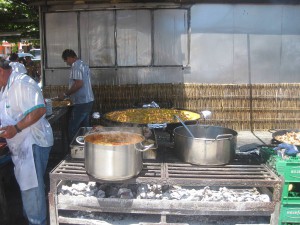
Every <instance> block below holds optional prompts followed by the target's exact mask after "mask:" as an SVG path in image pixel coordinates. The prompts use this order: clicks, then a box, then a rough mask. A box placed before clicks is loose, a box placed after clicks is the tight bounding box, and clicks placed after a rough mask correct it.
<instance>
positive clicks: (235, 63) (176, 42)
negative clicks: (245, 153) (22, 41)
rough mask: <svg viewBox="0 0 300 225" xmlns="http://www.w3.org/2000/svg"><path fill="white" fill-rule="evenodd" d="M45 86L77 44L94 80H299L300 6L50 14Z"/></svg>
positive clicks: (62, 74) (61, 71)
mask: <svg viewBox="0 0 300 225" xmlns="http://www.w3.org/2000/svg"><path fill="white" fill-rule="evenodd" d="M43 15H44V19H45V29H44V30H45V41H44V42H45V43H44V44H45V50H46V51H45V52H46V63H45V68H46V70H45V75H46V79H45V81H46V84H47V85H49V84H52V85H56V84H57V85H60V84H65V83H66V81H67V78H68V68H67V67H66V65H65V63H64V62H63V61H62V60H61V52H62V51H63V50H64V49H65V48H72V49H74V50H75V51H76V52H77V53H78V54H79V55H80V56H81V58H82V59H83V60H84V61H86V62H87V63H89V65H90V66H91V67H92V70H93V83H94V84H127V83H132V84H137V83H139V84H143V83H216V84H219V83H221V84H227V83H234V84H238V83H243V84H245V83H246V84H247V83H297V82H299V81H300V76H299V71H300V23H299V22H297V21H300V6H299V5H261V4H260V5H253V4H251V5H247V4H198V5H193V6H192V7H191V8H190V9H141V10H137V9H134V10H97V11H73V12H49V13H45V14H43Z"/></svg>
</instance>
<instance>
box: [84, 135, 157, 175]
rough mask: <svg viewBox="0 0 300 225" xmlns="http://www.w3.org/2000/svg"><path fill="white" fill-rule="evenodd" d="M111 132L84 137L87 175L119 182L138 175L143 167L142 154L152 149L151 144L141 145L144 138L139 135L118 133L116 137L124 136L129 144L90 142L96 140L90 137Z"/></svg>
mask: <svg viewBox="0 0 300 225" xmlns="http://www.w3.org/2000/svg"><path fill="white" fill-rule="evenodd" d="M113 132H116V131H111V132H107V131H106V132H97V133H92V134H88V135H86V136H85V137H84V140H85V142H84V148H85V150H84V154H85V169H86V171H87V173H88V174H89V175H91V176H93V177H95V178H96V179H100V180H106V181H119V180H126V179H129V178H131V177H134V176H136V175H138V174H139V173H140V171H141V170H142V167H143V162H142V152H144V151H147V150H149V149H150V148H152V147H153V144H151V145H148V146H144V145H143V143H142V142H143V141H144V139H145V138H144V137H143V136H142V135H141V134H137V133H130V132H120V131H119V133H118V135H122V134H123V135H124V137H125V135H126V137H125V139H126V140H127V141H131V142H129V143H126V144H118V143H117V145H106V144H99V143H93V141H91V140H96V139H94V137H91V136H92V135H98V134H104V133H113ZM125 133H126V134H125ZM112 135H114V134H112ZM120 140H122V139H120ZM126 140H125V141H124V142H126Z"/></svg>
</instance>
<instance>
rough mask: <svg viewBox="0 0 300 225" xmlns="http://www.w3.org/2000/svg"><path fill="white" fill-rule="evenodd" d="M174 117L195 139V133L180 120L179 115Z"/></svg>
mask: <svg viewBox="0 0 300 225" xmlns="http://www.w3.org/2000/svg"><path fill="white" fill-rule="evenodd" d="M174 117H175V118H176V119H177V120H179V122H180V123H181V124H182V126H183V127H184V128H185V129H186V130H187V132H188V133H189V134H190V136H191V137H192V138H195V137H194V135H193V133H192V132H191V131H190V129H189V128H188V127H187V126H186V125H185V123H184V122H183V121H182V120H181V119H180V118H179V116H177V115H174Z"/></svg>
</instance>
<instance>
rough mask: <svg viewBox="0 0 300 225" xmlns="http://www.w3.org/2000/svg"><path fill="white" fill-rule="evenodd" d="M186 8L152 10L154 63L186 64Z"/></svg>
mask: <svg viewBox="0 0 300 225" xmlns="http://www.w3.org/2000/svg"><path fill="white" fill-rule="evenodd" d="M187 26H188V23H187V10H180V9H167V10H156V11H154V65H186V64H187V63H188V50H187V49H188V48H187Z"/></svg>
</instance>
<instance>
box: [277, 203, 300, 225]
mask: <svg viewBox="0 0 300 225" xmlns="http://www.w3.org/2000/svg"><path fill="white" fill-rule="evenodd" d="M279 221H280V222H281V223H300V205H298V204H292V205H281V207H280V217H279Z"/></svg>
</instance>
